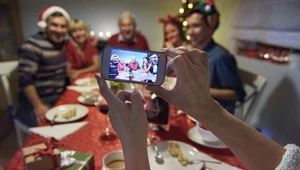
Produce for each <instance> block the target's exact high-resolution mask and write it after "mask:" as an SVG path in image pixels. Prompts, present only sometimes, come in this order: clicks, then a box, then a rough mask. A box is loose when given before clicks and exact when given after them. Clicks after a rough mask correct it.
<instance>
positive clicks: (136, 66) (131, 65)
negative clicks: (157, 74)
mask: <svg viewBox="0 0 300 170" xmlns="http://www.w3.org/2000/svg"><path fill="white" fill-rule="evenodd" d="M128 68H129V69H131V70H132V71H137V70H139V69H141V68H140V64H139V63H138V62H137V61H136V58H135V57H134V56H133V57H131V61H130V62H129V63H128Z"/></svg>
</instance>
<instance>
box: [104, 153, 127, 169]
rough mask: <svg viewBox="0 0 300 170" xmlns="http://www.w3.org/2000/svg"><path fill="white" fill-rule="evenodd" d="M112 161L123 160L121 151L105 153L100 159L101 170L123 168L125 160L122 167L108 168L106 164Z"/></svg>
mask: <svg viewBox="0 0 300 170" xmlns="http://www.w3.org/2000/svg"><path fill="white" fill-rule="evenodd" d="M114 161H123V162H124V155H123V152H122V151H114V152H110V153H108V154H106V155H105V156H104V158H103V160H102V164H103V168H102V170H125V162H124V166H123V167H118V168H110V167H108V165H109V164H110V163H112V162H114Z"/></svg>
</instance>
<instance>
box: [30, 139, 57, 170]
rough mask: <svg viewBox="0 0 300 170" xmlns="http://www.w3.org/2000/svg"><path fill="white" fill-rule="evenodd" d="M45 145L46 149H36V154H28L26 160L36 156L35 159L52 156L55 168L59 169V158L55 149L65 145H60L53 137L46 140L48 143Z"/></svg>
mask: <svg viewBox="0 0 300 170" xmlns="http://www.w3.org/2000/svg"><path fill="white" fill-rule="evenodd" d="M44 144H45V145H46V148H44V149H39V148H38V149H35V151H34V152H32V153H30V154H27V155H26V156H25V158H27V157H30V156H34V158H35V159H36V158H38V157H41V156H51V157H52V162H53V166H54V167H55V168H56V167H58V162H57V157H56V154H55V152H54V149H56V148H59V147H62V146H63V144H61V143H59V142H58V141H57V140H56V139H55V138H53V137H51V138H49V139H47V140H46V142H44Z"/></svg>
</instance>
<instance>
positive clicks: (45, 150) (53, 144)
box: [22, 138, 62, 170]
mask: <svg viewBox="0 0 300 170" xmlns="http://www.w3.org/2000/svg"><path fill="white" fill-rule="evenodd" d="M61 146H62V145H61V144H59V143H58V142H57V141H56V140H55V139H54V138H49V139H48V140H47V141H46V142H45V143H41V144H38V145H34V146H30V147H26V148H23V149H22V153H23V157H24V162H25V166H26V169H27V170H36V169H45V170H48V169H49V170H50V169H56V168H58V167H59V166H60V162H61V160H60V158H61V156H60V151H59V150H58V149H57V148H59V147H61Z"/></svg>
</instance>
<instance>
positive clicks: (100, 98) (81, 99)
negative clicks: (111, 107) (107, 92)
mask: <svg viewBox="0 0 300 170" xmlns="http://www.w3.org/2000/svg"><path fill="white" fill-rule="evenodd" d="M77 101H78V102H79V103H81V104H84V105H89V106H94V105H95V102H94V103H88V102H85V99H84V97H83V96H79V97H78V98H77ZM101 101H102V97H101V96H99V97H98V101H96V102H101Z"/></svg>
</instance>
